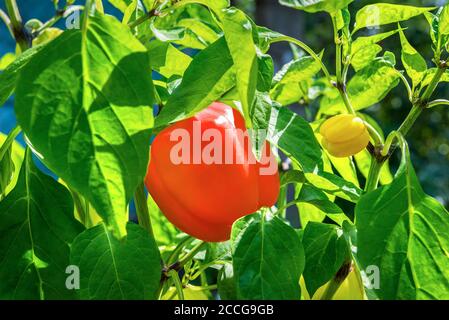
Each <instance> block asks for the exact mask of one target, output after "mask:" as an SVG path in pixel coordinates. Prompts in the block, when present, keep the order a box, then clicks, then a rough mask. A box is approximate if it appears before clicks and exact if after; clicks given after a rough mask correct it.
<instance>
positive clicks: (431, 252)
mask: <svg viewBox="0 0 449 320" xmlns="http://www.w3.org/2000/svg"><path fill="white" fill-rule="evenodd" d="M403 157H404V159H403V160H404V162H403V163H402V165H401V168H400V170H399V172H398V174H397V176H396V177H395V179H394V181H393V182H392V184H390V185H388V186H384V187H381V188H379V189H377V190H375V191H373V192H370V193H368V194H366V195H364V196H363V197H362V198H361V199H360V201H359V203H358V204H357V206H356V210H355V211H356V219H357V220H356V221H357V229H358V239H357V243H358V253H357V255H358V258H359V261H360V263H361V264H362V266H363V268H367V267H368V266H373V265H374V266H377V267H378V268H379V269H380V275H381V277H380V286H379V288H377V289H376V290H375V292H376V294H377V295H378V296H379V297H380V298H381V299H432V300H433V299H449V238H448V237H447V232H448V230H449V213H448V212H447V211H446V210H445V209H444V207H443V206H442V205H441V204H440V203H438V202H437V201H436V200H435V199H433V198H431V197H430V196H428V195H426V194H425V193H424V191H423V190H422V188H421V186H420V184H419V181H418V179H417V177H416V174H415V172H414V169H413V167H412V165H411V163H410V158H409V156H408V155H407V156H403Z"/></svg>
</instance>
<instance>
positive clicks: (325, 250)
mask: <svg viewBox="0 0 449 320" xmlns="http://www.w3.org/2000/svg"><path fill="white" fill-rule="evenodd" d="M302 244H303V246H304V253H305V257H306V265H305V268H304V273H303V276H304V280H305V283H306V287H307V292H308V293H309V294H310V295H311V296H313V295H314V294H315V292H316V290H317V289H318V288H319V287H321V286H322V285H324V284H326V283H327V282H328V281H329V280H331V279H332V278H333V277H334V276H335V274H336V273H337V271H338V270H339V269H340V268H341V266H342V265H343V263H344V262H345V261H347V260H348V258H349V257H350V251H349V246H348V243H347V242H346V239H345V237H344V236H343V230H342V229H341V228H339V227H337V226H334V225H330V224H324V223H317V222H310V223H308V224H307V226H306V228H305V230H304V235H303V237H302Z"/></svg>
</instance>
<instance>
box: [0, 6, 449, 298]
mask: <svg viewBox="0 0 449 320" xmlns="http://www.w3.org/2000/svg"><path fill="white" fill-rule="evenodd" d="M104 2H105V1H104ZM109 2H110V3H111V4H112V5H114V6H115V7H116V8H117V9H118V10H120V11H121V12H122V15H121V17H120V18H117V17H113V16H110V15H108V13H107V12H104V7H103V1H102V0H95V1H93V0H87V1H85V2H84V3H82V4H78V3H75V1H73V0H67V1H65V2H63V1H58V0H53V3H54V6H55V15H54V17H53V18H52V19H50V20H49V21H44V22H41V21H38V20H36V19H33V20H31V21H23V20H22V18H21V14H20V7H19V6H18V4H17V3H16V1H15V0H5V2H4V3H5V8H6V11H5V12H4V11H0V17H1V19H2V20H3V22H4V23H5V24H6V26H7V27H8V28H9V30H10V33H11V36H12V37H13V38H14V39H15V40H16V43H17V49H16V52H12V53H9V54H7V55H5V56H4V57H3V58H2V59H1V60H0V67H1V69H2V71H1V73H0V105H3V104H5V102H6V100H8V99H9V97H11V96H12V95H14V112H15V115H16V118H17V127H16V128H15V129H13V130H12V131H11V132H10V133H9V134H8V135H6V136H3V135H2V136H0V138H1V139H0V143H1V147H0V299H180V300H182V299H217V298H220V299H291V300H299V299H344V298H349V299H449V213H448V211H447V210H446V209H445V208H444V207H443V205H441V204H440V203H438V202H437V201H436V200H435V199H433V198H432V197H430V196H428V195H427V194H426V193H425V192H424V190H423V189H422V188H421V186H420V182H419V180H418V178H417V176H416V174H415V171H414V168H413V164H412V162H411V160H410V153H409V149H408V143H409V142H410V143H414V141H407V133H408V132H409V131H410V130H411V129H412V127H413V125H414V124H415V123H416V122H417V121H418V119H419V116H420V114H421V113H423V112H432V109H433V108H435V107H440V106H441V107H444V105H446V106H447V105H449V101H448V100H446V99H444V97H437V96H436V95H435V90H436V88H437V87H438V86H439V85H440V84H441V83H444V82H448V81H449V72H448V71H447V69H448V62H447V59H448V57H449V6H444V7H441V8H435V7H414V6H409V5H407V4H406V3H404V4H386V3H372V4H370V5H367V6H365V7H363V8H362V9H360V10H359V11H357V12H354V10H352V2H353V0H344V1H335V0H313V1H301V0H280V1H279V2H280V3H281V4H282V5H285V6H288V7H291V8H292V10H294V9H298V10H303V11H306V12H307V14H314V13H317V12H326V13H327V14H328V16H329V30H333V33H334V45H335V58H336V59H335V66H329V65H326V64H325V63H324V62H323V61H324V60H323V58H324V57H326V56H328V55H331V54H332V52H330V50H328V49H326V50H325V51H324V50H321V49H320V48H311V47H309V46H308V45H307V44H306V42H307V39H301V40H299V39H295V38H292V37H289V36H287V35H283V34H280V33H278V32H276V31H273V30H270V29H268V28H266V27H264V26H258V25H256V23H255V22H254V21H253V20H252V19H251V18H250V17H249V16H248V15H247V14H245V13H244V12H243V11H241V10H239V9H237V8H234V7H231V6H230V3H229V2H228V1H227V0H110V1H109ZM36 5H38V4H36ZM273 14H274V13H273ZM409 19H426V20H427V21H428V24H429V46H431V47H432V50H433V53H434V55H433V57H423V56H422V55H421V53H420V52H418V51H417V50H415V49H414V47H413V45H412V43H411V42H410V41H409V39H410V38H411V37H412V35H410V34H408V32H407V29H406V28H404V27H402V26H401V24H403V22H404V21H407V20H409ZM61 21H65V22H66V23H65V24H66V27H67V28H59V27H57V26H59V24H58V23H60V22H61ZM378 26H385V27H386V28H387V29H388V30H389V31H386V32H376V31H375V28H376V27H378ZM367 29H370V30H371V32H369V33H368V34H367V33H366V32H364V31H366V30H367ZM373 30H374V31H373ZM330 32H332V31H330ZM390 37H396V38H397V43H398V46H400V47H401V48H402V49H401V56H400V57H395V55H394V54H393V53H392V52H389V51H385V50H384V49H383V48H382V46H381V45H380V43H382V41H383V40H384V39H386V38H390ZM279 42H288V43H290V44H292V48H293V49H294V50H293V51H294V59H293V60H292V61H290V62H289V63H287V64H286V65H284V66H283V67H282V68H281V70H280V71H279V72H277V73H276V74H275V73H274V67H273V60H272V58H271V56H270V55H269V53H270V46H271V45H273V44H275V43H279ZM399 60H400V61H401V63H399ZM402 69H403V70H402ZM397 86H400V87H402V88H403V94H404V95H406V96H407V97H408V99H409V101H410V104H409V106H408V108H409V109H410V112H409V114H408V116H407V117H406V118H405V119H404V121H403V123H402V125H401V126H400V127H399V128H397V130H395V131H393V132H384V131H383V130H382V124H379V123H377V122H376V120H375V119H373V118H372V117H370V116H368V115H367V114H366V113H365V110H366V109H367V108H369V107H371V106H373V105H375V104H379V103H380V104H381V103H382V100H383V99H384V98H385V96H387V95H388V94H389V93H390V91H391V90H392V89H393V88H395V87H397ZM300 100H306V101H309V102H313V103H315V104H316V105H317V106H319V107H318V112H317V113H316V114H314V116H313V119H312V118H310V117H309V118H308V119H307V120H306V119H304V118H303V117H301V116H300V115H298V114H296V113H294V112H293V111H292V110H291V109H289V106H290V105H292V104H294V103H296V102H298V101H300ZM217 102H221V104H219V103H217ZM210 105H213V106H215V107H212V109H210V107H209V106H210ZM217 105H218V106H224V107H220V108H221V109H220V110H222V111H217V112H218V115H216V118H212V120H210V121H211V122H210V123H220V124H223V121H222V120H223V119H222V118H220V117H224V115H223V114H220V112H223V113H225V112H227V113H226V114H227V115H228V116H230V115H232V113H234V114H235V113H238V114H239V115H238V116H235V117H234V118H233V119H234V120H233V121H235V123H233V122H232V121H231V120H229V123H230V124H229V126H235V127H243V128H244V129H247V130H248V132H249V136H250V139H251V140H250V141H251V143H250V145H251V148H250V154H251V155H252V156H254V157H255V158H256V159H259V161H260V159H262V158H261V157H263V153H264V152H266V151H267V150H265V151H264V150H263V149H264V148H263V147H262V146H265V147H266V148H269V147H270V146H271V148H272V152H274V153H276V154H278V153H277V152H276V151H280V152H279V155H280V156H279V157H278V158H277V159H278V161H279V168H280V170H279V171H280V177H279V178H278V176H277V171H276V172H275V173H273V174H272V176H271V177H270V179H271V180H270V179H269V180H266V181H271V182H270V183H271V184H270V186H269V187H267V190H270V191H269V195H270V197H273V195H276V194H279V196H278V199H277V201H276V204H275V205H273V206H272V207H266V205H271V204H272V201H271V200H270V201H265V202H264V201H262V200H261V201H259V202H254V201H255V200H254V199H252V200H251V201H253V202H251V203H250V199H249V197H251V194H252V193H251V192H249V191H248V190H251V188H254V189H253V191H254V190H256V191H257V190H259V187H260V186H262V185H264V186H265V184H266V183H267V182H265V183H262V182H257V183H256V182H254V183H250V184H244V185H243V184H240V182H241V181H243V180H239V179H243V177H244V175H245V174H247V172H250V171H251V170H252V169H251V170H249V169H248V170H242V168H243V167H242V166H244V165H246V162H244V163H243V164H240V166H235V167H234V166H233V167H232V168H233V169H231V171H230V174H229V175H227V174H223V173H220V171H219V170H218V169H220V170H221V168H222V167H219V166H216V167H212V169H213V170H206V171H201V170H199V171H198V172H201V174H204V172H207V174H208V176H207V178H204V176H203V177H202V178H200V174H198V173H196V171H195V172H193V171H192V172H188V170H187V169H185V168H192V167H185V168H184V169H183V170H180V171H175V169H173V168H172V167H170V166H165V167H164V166H163V165H160V162H156V161H160V160H159V159H160V158H159V156H160V154H161V153H163V152H168V151H167V150H165V149H164V147H163V146H162V147H160V148H157V149H156V147H155V150H153V151H152V156H151V159H150V157H149V155H150V144H151V143H150V141H152V140H153V139H154V138H155V137H156V139H159V137H161V135H162V134H164V132H167V131H166V130H170V128H172V129H173V128H174V127H173V126H178V127H179V126H181V127H182V126H183V125H184V124H186V123H190V122H189V121H190V120H189V119H193V118H192V117H196V119H199V118H204V119H210V118H211V117H212V116H211V115H210V114H208V115H207V116H204V114H207V112H214V111H213V110H214V108H218V107H217ZM231 107H232V108H233V109H231ZM382 107H384V108H388V106H385V105H382ZM227 108H229V109H227ZM211 110H212V111H211ZM217 110H218V109H217ZM229 110H231V111H229ZM232 110H233V111H232ZM204 112H206V113H204ZM229 112H230V113H229ZM220 119H221V120H220ZM227 119H230V118H227ZM185 121H187V122H185ZM208 121H209V120H208ZM237 122H239V124H238V125H237ZM254 132H257V133H260V132H263V133H264V134H252V133H254ZM20 133H23V136H24V138H25V141H26V147H25V149H24V148H23V147H21V146H20V145H19V143H18V142H17V141H16V137H18V135H19V134H20ZM158 135H159V137H158ZM160 139H162V138H160ZM415 143H416V142H415ZM192 148H195V146H192ZM266 148H265V149H266ZM187 149H188V150H190V149H189V148H187ZM281 155H282V156H281ZM392 156H395V157H399V158H400V165H399V168H398V169H397V170H394V172H391V171H392V170H391V169H390V165H389V160H390V158H391V157H392ZM161 157H162V156H161ZM247 158H249V156H248V154H245V159H247ZM285 158H286V160H285ZM281 159H282V160H281ZM152 161H153V162H152ZM245 161H246V160H245ZM149 163H153V164H154V163H157V164H159V165H156V164H154V166H153V167H154V168H153V169H151V168H152V166H150V171H151V170H156V171H155V172H150V173H149V174H147V170H148V167H149ZM202 165H212V166H214V165H215V164H202ZM170 168H172V169H170ZM234 169H235V170H240V171H239V172H240V173H239V174H237V173H236V171H234ZM189 170H190V169H189ZM192 170H195V169H192ZM173 172H176V176H173ZM211 172H212V173H211ZM213 172H216V173H213ZM251 172H252V171H251ZM170 175H172V176H170ZM167 177H169V178H167ZM186 177H187V178H186ZM155 179H160V181H159V182H155ZM200 179H201V180H200ZM252 179H253V180H245V181H256V180H257V179H255V178H252ZM273 179H276V180H273ZM231 180H232V181H231ZM144 181H146V183H147V186H148V189H149V190H150V192H151V193H150V194H148V193H147V192H146V187H145V184H144ZM161 181H162V182H161ZM198 181H201V184H199V183H197V182H198ZM242 183H243V182H242ZM217 185H219V186H220V187H219V188H214V186H217ZM239 186H240V187H241V186H245V188H244V189H242V190H245V192H243V191H242V192H239V191H238V188H239ZM291 186H292V187H293V188H294V189H295V198H294V200H293V201H288V200H287V196H286V195H287V188H289V187H291ZM164 188H165V189H164ZM263 188H265V187H260V190H262V191H260V190H259V191H257V192H262V193H263V192H264V191H263ZM273 188H274V189H275V190H273ZM206 191H207V193H206ZM202 195H203V196H204V199H203V201H202V199H201V196H202ZM206 195H207V196H206ZM153 197H154V199H153ZM193 197H194V198H193ZM211 199H219V201H211ZM231 204H232V206H233V207H232V208H231ZM256 204H259V207H261V208H260V209H258V208H259V207H258V206H257V205H256ZM158 205H160V206H161V208H159V207H158ZM214 205H215V206H216V207H214ZM234 205H235V206H234ZM227 206H228V207H227ZM292 206H297V208H298V211H299V218H300V221H301V227H300V228H298V227H293V226H292V224H291V222H290V221H289V220H288V219H287V218H286V210H287V209H288V208H289V207H292ZM243 207H244V208H252V209H251V210H257V211H256V212H247V211H245V210H243V209H242V208H243ZM188 208H190V209H189V210H187V209H188ZM192 208H193V209H192ZM228 209H229V210H228ZM164 211H165V212H164ZM134 212H135V213H136V216H137V218H130V213H134ZM186 212H188V214H187V213H186ZM200 212H203V215H202V216H201V219H203V220H202V222H201V228H203V227H204V225H203V223H204V221H207V223H208V224H209V225H206V227H204V228H205V230H206V231H204V230H200V227H196V225H195V224H194V223H197V221H195V219H196V218H194V217H198V215H200ZM217 212H218V213H220V214H217ZM229 212H230V213H229ZM228 214H229V215H232V217H233V218H232V219H231V218H230V217H231V216H228ZM131 216H132V215H131ZM166 216H167V217H168V218H169V220H168V219H167V218H166ZM212 216H213V218H212ZM242 216H244V217H242ZM239 217H242V218H239ZM238 218H239V219H238ZM234 220H236V221H234ZM170 221H171V222H170ZM220 221H221V222H220ZM172 222H173V223H175V224H172ZM220 223H221V224H225V225H223V226H222V225H220ZM212 225H213V227H212ZM178 228H179V229H178ZM208 228H209V229H208ZM214 228H215V229H214ZM207 230H208V231H207ZM213 230H217V232H220V233H219V235H218V234H215V231H214V232H213ZM183 231H185V232H188V233H189V234H187V233H184V232H183ZM206 235H207V236H206ZM195 236H197V237H198V238H196V237H195ZM201 238H203V239H201ZM206 238H207V239H206ZM214 239H218V240H220V241H221V240H226V241H221V242H207V241H204V240H214Z"/></svg>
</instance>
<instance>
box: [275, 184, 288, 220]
mask: <svg viewBox="0 0 449 320" xmlns="http://www.w3.org/2000/svg"><path fill="white" fill-rule="evenodd" d="M286 203H287V185H284V186H282V187H281V189H280V191H279V198H278V203H277V207H278V208H283V207H284V206H285V204H286ZM280 214H281V215H282V216H285V209H284V210H282V211H281V212H280Z"/></svg>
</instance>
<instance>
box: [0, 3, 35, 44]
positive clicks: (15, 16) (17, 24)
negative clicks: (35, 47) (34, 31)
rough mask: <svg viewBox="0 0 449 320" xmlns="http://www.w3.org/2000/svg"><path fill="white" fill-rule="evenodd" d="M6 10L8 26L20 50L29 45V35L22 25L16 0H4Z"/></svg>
mask: <svg viewBox="0 0 449 320" xmlns="http://www.w3.org/2000/svg"><path fill="white" fill-rule="evenodd" d="M5 6H6V10H7V11H8V15H9V19H10V26H11V29H12V33H13V35H14V38H15V39H16V42H17V45H18V46H19V48H20V50H21V51H22V52H24V51H26V50H27V49H28V48H30V47H31V37H30V36H29V34H28V32H27V31H26V29H25V28H24V26H23V23H22V17H21V15H20V11H19V7H18V6H17V2H16V0H5Z"/></svg>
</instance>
